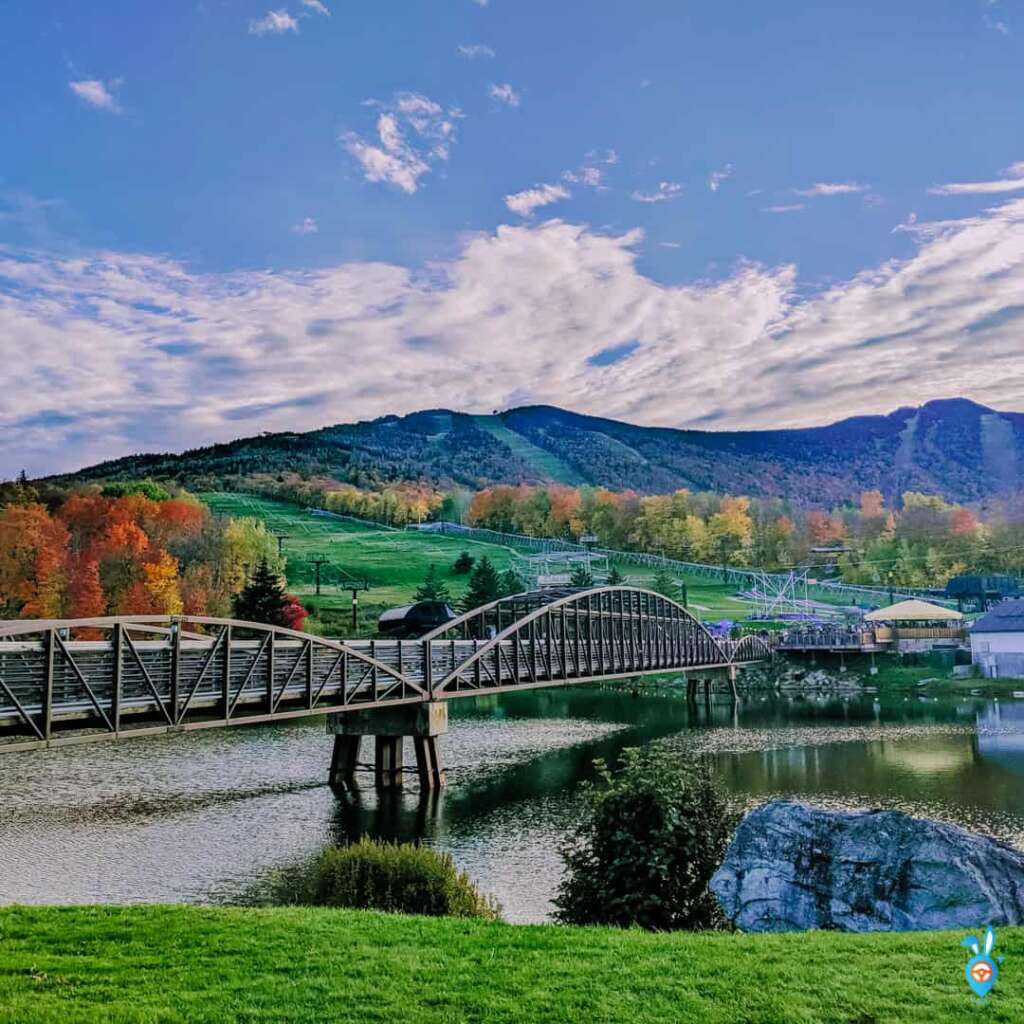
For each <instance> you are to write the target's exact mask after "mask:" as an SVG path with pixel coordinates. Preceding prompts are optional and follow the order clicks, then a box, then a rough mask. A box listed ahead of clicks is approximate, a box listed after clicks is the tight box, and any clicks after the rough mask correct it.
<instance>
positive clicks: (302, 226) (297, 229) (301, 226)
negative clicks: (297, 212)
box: [292, 217, 320, 235]
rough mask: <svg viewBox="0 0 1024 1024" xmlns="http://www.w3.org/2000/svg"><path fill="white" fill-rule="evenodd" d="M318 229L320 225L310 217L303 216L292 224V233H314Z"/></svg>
mask: <svg viewBox="0 0 1024 1024" xmlns="http://www.w3.org/2000/svg"><path fill="white" fill-rule="evenodd" d="M319 230H320V225H319V224H317V222H316V221H315V220H314V219H313V218H312V217H303V218H302V220H300V221H297V222H296V223H295V224H293V225H292V234H294V235H315V234H316V233H317V232H318V231H319Z"/></svg>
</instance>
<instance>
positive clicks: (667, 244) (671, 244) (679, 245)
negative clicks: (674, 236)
mask: <svg viewBox="0 0 1024 1024" xmlns="http://www.w3.org/2000/svg"><path fill="white" fill-rule="evenodd" d="M658 245H660V246H661V247H662V248H663V249H681V248H682V247H683V243H682V242H659V243H658Z"/></svg>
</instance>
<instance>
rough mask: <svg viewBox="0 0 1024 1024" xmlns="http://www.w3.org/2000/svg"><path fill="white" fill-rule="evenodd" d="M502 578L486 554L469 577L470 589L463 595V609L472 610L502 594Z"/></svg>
mask: <svg viewBox="0 0 1024 1024" xmlns="http://www.w3.org/2000/svg"><path fill="white" fill-rule="evenodd" d="M500 590H501V580H500V579H499V578H498V571H497V570H496V569H495V568H494V566H493V565H492V564H491V560H490V559H489V558H488V557H487V556H486V555H485V556H484V557H483V558H481V559H480V561H479V562H477V564H476V568H475V569H474V570H473V575H472V576H470V577H469V589H468V590H467V591H466V593H465V594H464V595H463V597H462V610H463V611H467V612H470V611H472V610H473V609H474V608H479V607H480V606H481V605H484V604H490V603H491V602H492V601H496V600H497V599H498V597H499V596H500Z"/></svg>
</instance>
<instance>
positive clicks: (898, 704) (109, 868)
mask: <svg viewBox="0 0 1024 1024" xmlns="http://www.w3.org/2000/svg"><path fill="white" fill-rule="evenodd" d="M652 741H659V742H664V743H667V744H668V745H669V746H670V747H673V748H677V749H683V748H690V749H696V750H700V751H702V752H704V753H706V754H708V755H710V756H711V757H712V758H713V759H714V763H715V764H716V766H717V769H718V771H719V773H720V776H721V778H722V780H723V782H724V783H725V785H726V786H727V787H728V788H729V789H730V790H731V791H733V792H734V793H735V794H737V796H738V797H739V798H740V799H741V800H742V801H743V802H744V803H745V804H747V805H749V806H752V805H754V804H756V803H758V802H761V801H763V800H766V799H770V798H772V797H778V796H794V797H797V798H799V799H803V800H807V801H809V802H812V803H815V804H819V805H823V806H828V807H836V808H870V807H889V808H899V809H902V810H906V811H908V812H910V813H913V814H918V815H924V816H928V817H933V818H938V819H942V820H944V821H950V822H954V823H957V824H961V825H963V826H965V827H967V828H971V829H976V830H979V831H983V832H986V833H988V834H990V835H995V836H998V837H999V838H1002V839H1004V840H1006V841H1008V842H1010V843H1013V844H1014V845H1017V846H1020V847H1022V848H1024V701H1020V702H1016V701H1012V700H1008V701H1007V700H1004V701H1002V702H998V701H994V700H993V701H988V700H982V699H976V698H970V699H966V700H965V699H963V698H940V699H932V698H923V697H918V696H904V695H895V696H891V697H886V698H879V697H877V696H876V695H871V694H865V695H863V696H856V697H853V698H845V699H844V698H839V697H800V696H791V697H784V696H778V695H771V696H769V695H767V694H765V695H751V696H747V697H745V698H744V699H743V700H742V701H741V703H740V704H739V705H738V706H735V707H734V706H733V705H732V704H731V703H730V702H729V701H728V700H726V699H724V698H722V699H720V700H716V701H715V702H714V703H712V704H711V705H710V706H708V705H705V704H704V703H703V702H700V703H698V704H697V705H696V706H689V705H687V703H686V701H685V699H683V697H681V696H680V695H679V692H678V690H674V689H668V688H665V689H660V690H653V689H650V690H645V691H642V692H640V693H639V694H637V695H633V694H632V693H630V692H629V691H628V690H624V689H615V688H611V687H589V686H588V687H576V688H565V689H551V690H534V691H530V692H526V693H518V694H515V693H513V694H502V695H500V696H498V695H494V696H489V697H480V698H475V699H467V700H460V701H455V702H453V706H452V718H451V732H450V733H449V735H448V736H446V737H445V739H444V741H443V742H444V745H445V747H444V755H445V759H446V762H447V765H448V782H449V784H448V786H447V787H446V789H445V790H443V791H442V792H441V793H440V794H437V795H434V796H431V797H427V798H421V797H420V795H419V793H418V791H417V787H416V786H415V784H414V783H413V782H411V781H410V783H409V784H407V785H406V787H405V788H404V792H401V793H400V794H398V795H388V796H386V797H383V798H382V797H379V796H378V794H377V793H376V792H375V791H374V790H373V788H372V786H371V785H370V780H369V779H367V782H366V784H365V786H364V787H363V788H361V789H360V790H359V791H358V792H355V793H347V794H342V793H335V792H334V791H332V790H331V789H330V788H329V787H328V786H327V785H326V784H325V779H326V773H327V766H328V761H329V758H330V738H329V737H328V736H327V735H326V733H325V729H324V723H323V721H322V720H320V719H310V720H306V721H301V722H296V723H291V724H280V725H268V726H252V727H246V728H236V729H228V730H206V731H199V732H192V733H185V734H179V735H176V736H167V737H159V738H148V739H138V740H133V741H129V742H124V743H120V744H103V743H99V744H95V745H83V746H73V747H66V748H62V749H59V750H54V751H47V752H36V753H22V754H10V755H4V756H3V758H2V760H0V901H2V902H29V903H83V902H90V903H91V902H129V901H160V902H166V901H176V902H250V901H252V900H254V899H257V898H258V897H259V894H260V892H261V891H262V887H263V886H265V884H266V883H267V880H268V878H269V877H270V875H271V874H272V872H273V871H274V870H275V869H280V868H282V867H287V866H289V865H292V864H296V863H298V862H301V861H302V860H304V859H305V858H307V857H309V856H311V855H313V854H314V853H316V852H317V851H318V850H319V849H321V848H322V847H323V846H324V845H325V844H328V843H333V842H339V841H344V840H345V839H346V838H350V837H353V836H357V835H359V834H364V833H366V834H371V835H377V836H386V837H391V838H398V839H413V838H420V839H422V840H423V841H424V842H426V843H429V844H431V845H434V846H436V847H438V848H441V849H445V850H448V851H450V852H451V853H452V855H453V856H454V858H455V861H456V863H457V864H458V865H459V866H460V867H462V868H464V869H465V870H467V871H468V872H469V873H470V875H471V876H472V877H473V878H474V879H475V880H476V881H477V882H478V883H479V884H480V886H481V888H482V889H484V890H485V891H486V892H489V893H491V894H493V895H495V896H497V898H498V899H499V901H500V902H501V904H502V906H503V909H504V915H505V916H506V918H508V919H509V920H511V921H519V922H523V921H541V920H544V919H545V918H547V917H548V916H549V915H550V912H551V909H552V908H551V898H552V896H553V895H554V893H555V891H556V889H557V886H558V880H559V875H560V872H561V861H560V858H559V855H558V846H559V844H560V843H561V842H562V841H563V839H564V838H565V837H566V836H567V835H568V833H569V832H570V830H571V828H572V826H573V823H574V821H575V820H576V818H577V815H578V811H579V794H578V787H579V785H580V783H581V782H582V781H583V780H584V779H587V778H590V777H592V774H593V768H592V762H593V760H594V758H596V757H604V758H614V757H615V756H616V755H617V754H618V752H619V751H621V750H622V748H623V747H626V746H636V745H639V744H642V743H646V742H652ZM408 746H409V747H410V750H409V751H408V752H407V756H411V744H408ZM414 777H415V776H411V779H412V778H414Z"/></svg>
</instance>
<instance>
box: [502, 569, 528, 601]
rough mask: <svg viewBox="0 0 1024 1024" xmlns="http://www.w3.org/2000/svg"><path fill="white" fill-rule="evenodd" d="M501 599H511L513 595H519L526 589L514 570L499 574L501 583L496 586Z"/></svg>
mask: <svg viewBox="0 0 1024 1024" xmlns="http://www.w3.org/2000/svg"><path fill="white" fill-rule="evenodd" d="M498 586H499V589H500V594H501V596H502V597H511V596H512V595H513V594H521V593H522V592H523V591H524V590H525V589H526V584H525V583H523V581H522V579H521V578H520V576H519V574H518V573H517V572H516V571H515V569H506V570H505V571H504V572H503V573H502V574H501V581H500V582H499V584H498Z"/></svg>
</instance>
